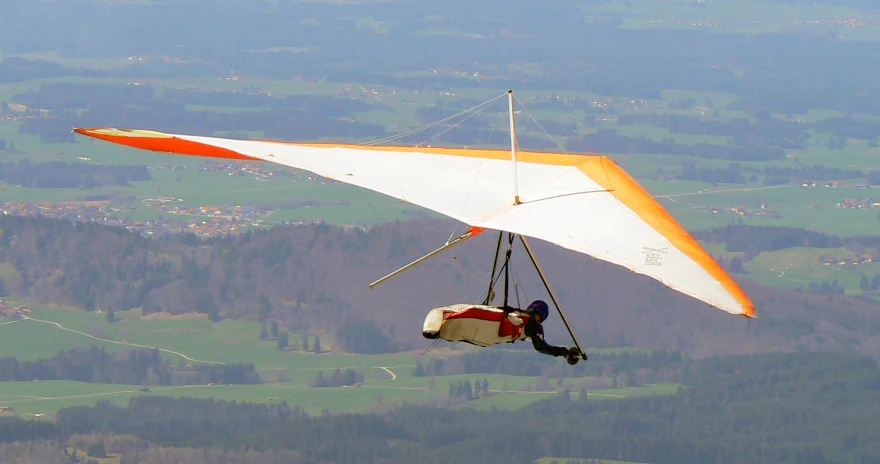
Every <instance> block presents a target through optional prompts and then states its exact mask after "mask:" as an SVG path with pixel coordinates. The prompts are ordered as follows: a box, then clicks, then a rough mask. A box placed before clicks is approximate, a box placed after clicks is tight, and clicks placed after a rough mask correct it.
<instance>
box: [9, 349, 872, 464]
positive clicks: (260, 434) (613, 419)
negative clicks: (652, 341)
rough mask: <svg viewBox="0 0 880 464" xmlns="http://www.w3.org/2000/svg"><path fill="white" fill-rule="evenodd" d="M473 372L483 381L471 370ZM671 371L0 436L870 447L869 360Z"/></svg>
mask: <svg viewBox="0 0 880 464" xmlns="http://www.w3.org/2000/svg"><path fill="white" fill-rule="evenodd" d="M473 380H474V381H475V382H476V383H479V384H480V386H481V389H482V382H481V381H480V379H479V377H477V378H474V379H473ZM683 382H684V386H683V387H682V388H681V389H680V390H679V391H678V393H677V394H675V395H672V396H668V397H665V396H653V397H644V398H632V399H619V400H613V401H610V400H602V399H599V398H598V397H593V396H591V395H590V394H589V393H587V392H586V391H585V390H583V391H568V390H564V391H561V392H559V393H558V394H557V395H556V397H554V398H552V399H549V400H545V401H539V402H536V403H533V404H531V405H529V406H527V407H525V408H523V409H520V410H516V411H510V410H498V409H492V410H488V411H480V410H475V409H471V408H453V409H449V408H447V407H439V406H438V405H432V404H405V405H398V406H394V407H390V408H389V409H387V410H385V411H384V412H374V413H368V414H354V415H352V414H340V415H330V414H323V415H318V416H309V415H307V414H305V413H304V412H302V411H301V410H299V409H297V408H296V407H291V406H288V405H286V404H275V405H273V404H245V403H241V404H238V403H230V402H225V401H216V400H203V399H193V398H180V399H172V398H165V397H138V398H133V399H131V400H130V401H129V403H128V405H127V406H124V407H121V406H116V405H112V404H109V403H98V404H97V405H95V406H92V407H75V408H66V409H62V410H60V411H59V412H58V414H57V416H56V419H55V420H54V421H51V422H50V421H31V420H24V419H18V418H8V417H6V418H0V443H3V442H6V443H9V442H13V441H22V440H27V441H33V442H34V443H36V444H45V446H48V447H49V448H48V449H45V448H33V449H34V450H36V449H40V450H44V451H45V452H47V453H49V452H50V449H51V451H52V452H54V453H55V454H63V452H62V450H61V444H68V443H77V442H79V443H81V445H80V446H81V447H82V448H86V447H88V446H92V447H94V448H93V449H99V450H100V449H101V448H103V449H104V450H105V451H106V452H107V453H121V454H123V459H124V462H141V463H143V462H167V461H154V460H147V459H143V458H146V457H147V456H151V455H152V453H151V451H156V450H161V449H163V448H165V449H176V450H180V451H178V452H182V451H183V450H186V449H189V450H191V453H194V455H195V456H201V454H202V453H217V454H218V455H225V456H227V458H228V459H234V460H235V461H236V462H247V463H250V462H265V463H274V462H286V463H299V462H302V463H305V462H328V463H330V462H332V463H340V464H342V463H355V462H358V463H367V462H375V463H395V462H414V461H419V462H426V463H433V462H438V463H439V462H450V461H452V462H474V461H479V462H522V463H531V462H533V461H535V460H536V459H538V458H541V457H544V456H560V457H570V458H583V459H616V460H626V461H633V462H651V463H657V464H667V463H668V464H674V463H675V464H681V463H693V464H698V463H705V462H713V463H731V464H733V463H758V464H760V463H768V464H769V463H780V462H791V463H795V462H796V463H809V464H813V463H823V464H824V463H868V462H876V461H877V460H878V459H880V436H878V435H877V434H878V431H880V426H878V424H876V422H877V420H878V419H877V418H878V417H880V414H878V413H880V409H878V408H880V406H878V405H880V401H878V400H880V388H878V385H880V370H878V366H877V362H876V361H874V360H871V359H868V358H864V357H859V356H853V355H845V354H830V353H809V354H781V353H780V354H765V355H749V356H733V357H723V358H709V359H705V360H702V361H699V362H697V363H695V364H693V365H691V366H690V367H688V368H687V369H685V371H684V378H683ZM452 393H453V395H455V394H456V392H452ZM436 401H438V402H442V401H446V400H445V399H444V398H438V399H437V400H436ZM478 403H479V399H476V400H474V401H471V402H469V403H468V404H478ZM523 429H527V430H528V431H529V432H528V434H527V435H528V437H527V438H528V439H520V440H511V439H510V437H511V436H517V437H522V436H523ZM99 442H100V446H98V445H97V443H99ZM0 452H2V450H0ZM33 452H36V451H33ZM166 456H167V455H166ZM142 457H143V458H142ZM150 459H155V458H150ZM45 462H49V461H45ZM211 462H215V461H211ZM216 462H221V461H216Z"/></svg>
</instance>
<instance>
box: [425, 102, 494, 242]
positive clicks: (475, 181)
mask: <svg viewBox="0 0 880 464" xmlns="http://www.w3.org/2000/svg"><path fill="white" fill-rule="evenodd" d="M503 112H504V110H503V109H501V110H498V113H496V114H495V119H494V120H493V121H492V124H491V125H490V131H489V136H488V137H487V138H486V146H487V147H488V146H489V144H490V143H491V142H492V136H493V135H494V134H495V126H496V125H497V124H498V118H500V117H501V113H503ZM462 122H464V121H462ZM437 135H440V134H437ZM483 161H485V159H483V158H480V164H479V165H478V166H477V171H476V172H475V173H474V180H473V182H471V188H470V190H468V194H467V197H466V198H465V199H464V203H463V204H462V205H461V212H459V213H458V217H456V219H457V220H458V222H461V216H462V215H463V214H464V210H465V208H467V204H468V201H470V199H471V195H472V194H473V193H474V186H476V185H477V178H478V177H479V175H480V170H482V169H483ZM458 222H457V223H456V224H455V227H453V228H452V233H450V234H449V238H447V239H446V243H449V241H450V240H452V237H454V236H455V233H456V232H457V231H458Z"/></svg>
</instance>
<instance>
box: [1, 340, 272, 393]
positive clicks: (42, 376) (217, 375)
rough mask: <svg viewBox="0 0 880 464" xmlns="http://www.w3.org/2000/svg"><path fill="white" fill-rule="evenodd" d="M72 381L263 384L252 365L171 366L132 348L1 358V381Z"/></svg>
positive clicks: (153, 352) (154, 354) (151, 352)
mask: <svg viewBox="0 0 880 464" xmlns="http://www.w3.org/2000/svg"><path fill="white" fill-rule="evenodd" d="M32 380H73V381H77V382H89V383H112V384H127V385H205V384H208V383H216V384H245V385H247V384H259V383H262V382H263V380H262V379H260V376H259V375H258V374H257V371H256V369H254V366H253V364H189V365H186V364H184V365H172V363H171V362H170V361H169V360H167V359H163V358H162V357H161V356H160V354H159V350H156V349H152V348H135V349H132V350H123V351H117V352H108V351H106V350H105V349H104V348H98V347H95V346H92V347H91V348H89V349H87V350H79V349H77V350H69V351H61V352H59V353H58V354H56V355H55V356H53V357H51V358H41V359H36V360H33V361H29V360H20V359H18V358H16V357H14V356H10V357H5V358H0V381H4V382H28V381H32Z"/></svg>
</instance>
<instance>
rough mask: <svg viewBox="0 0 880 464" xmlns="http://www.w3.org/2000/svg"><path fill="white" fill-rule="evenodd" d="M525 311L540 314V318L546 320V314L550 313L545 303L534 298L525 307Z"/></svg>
mask: <svg viewBox="0 0 880 464" xmlns="http://www.w3.org/2000/svg"><path fill="white" fill-rule="evenodd" d="M526 312H530V313H535V314H538V315H540V316H541V320H542V321H544V320H547V316H549V315H550V308H549V307H548V306H547V303H544V302H543V301H541V300H535V301H533V302H532V304H530V305H529V307H528V308H526Z"/></svg>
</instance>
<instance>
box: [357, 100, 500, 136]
mask: <svg viewBox="0 0 880 464" xmlns="http://www.w3.org/2000/svg"><path fill="white" fill-rule="evenodd" d="M506 95H507V93H503V94H501V95H498V96H497V97H494V98H492V99H490V100H487V101H484V102H483V103H480V104H477V105H474V106H472V107H470V108H468V109H466V110H462V111H459V112H458V113H455V114H453V115H452V116H447V117H445V118H443V119H440V120H438V121H434V122H432V123H430V124H426V125H424V126H421V127H416V128H414V129H410V130H408V131H403V132H401V133H399V134H394V135H389V136H388V137H383V138H381V139H377V140H373V141H372V142H369V143H365V144H364V145H365V146H373V145H379V144H381V143H385V142H390V141H392V140H396V139H399V138H401V137H406V136H408V135H412V134H415V133H416V132H421V131H424V130H427V129H430V128H432V127H435V126H438V125H440V124H443V123H445V122H448V121H451V120H453V119H455V118H457V117H459V116H461V115H464V114H467V113H470V112H473V111H477V112H479V111H482V110H483V108H485V107H486V106H488V105H490V104H492V103H494V102H495V101H496V100H499V99H501V98H503V97H505V96H506ZM469 118H470V117H468V118H466V119H465V120H467V119H469ZM462 122H464V121H460V122H458V123H457V124H455V125H453V126H452V127H455V126H457V125H458V124H461V123H462ZM447 130H448V129H447ZM443 132H446V131H443ZM443 132H441V134H442V133H443ZM437 135H440V134H437ZM434 137H436V135H435V136H434ZM434 137H432V138H431V139H433V138H434ZM431 139H428V140H431Z"/></svg>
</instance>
